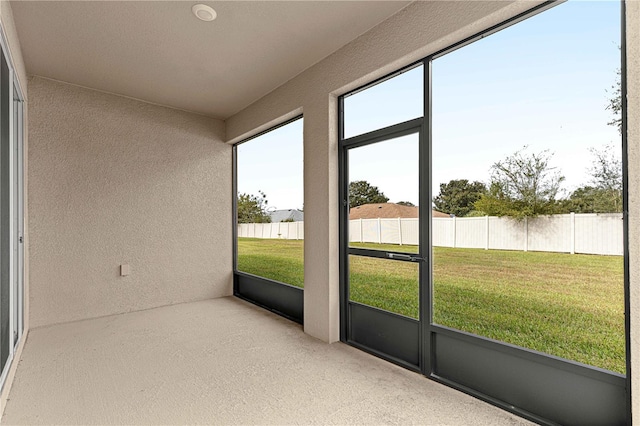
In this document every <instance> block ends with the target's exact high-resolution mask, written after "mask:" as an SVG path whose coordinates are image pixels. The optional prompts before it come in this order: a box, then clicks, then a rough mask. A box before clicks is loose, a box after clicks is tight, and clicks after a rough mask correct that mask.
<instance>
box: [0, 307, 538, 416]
mask: <svg viewBox="0 0 640 426" xmlns="http://www.w3.org/2000/svg"><path fill="white" fill-rule="evenodd" d="M160 423H161V424H186V423H189V424H194V423H207V424H284V423H286V424H355V423H357V424H381V423H385V424H403V425H404V424H430V425H435V424H438V425H445V424H446V425H483V424H485V425H520V424H530V423H529V422H527V421H525V420H523V419H521V418H518V417H516V416H514V415H512V414H510V413H507V412H505V411H503V410H500V409H498V408H495V407H493V406H491V405H488V404H486V403H484V402H481V401H479V400H477V399H475V398H472V397H470V396H467V395H465V394H463V393H460V392H457V391H455V390H453V389H450V388H447V387H445V386H442V385H440V384H437V383H435V382H433V381H431V380H428V379H426V378H425V377H423V376H421V375H419V374H416V373H412V372H410V371H407V370H405V369H402V368H400V367H397V366H395V365H393V364H390V363H388V362H385V361H382V360H380V359H378V358H375V357H373V356H371V355H368V354H366V353H364V352H361V351H359V350H357V349H354V348H352V347H350V346H347V345H344V344H341V343H336V344H332V345H327V344H325V343H322V342H320V341H318V340H316V339H314V338H312V337H309V336H308V335H305V334H304V333H303V332H302V329H301V327H300V326H298V325H296V324H294V323H292V322H289V321H287V320H285V319H283V318H280V317H278V316H276V315H273V314H271V313H269V312H267V311H265V310H262V309H260V308H257V307H255V306H253V305H251V304H248V303H245V302H243V301H240V300H238V299H235V298H223V299H215V300H208V301H203V302H196V303H188V304H182V305H174V306H168V307H163V308H157V309H152V310H148V311H141V312H133V313H129V314H123V315H116V316H110V317H104V318H98V319H92V320H86V321H80V322H75V323H68V324H62V325H57V326H52V327H47V328H39V329H35V330H32V331H31V332H30V334H29V337H28V340H27V343H26V347H25V350H24V352H23V356H22V358H21V359H20V364H19V367H18V371H17V374H16V378H15V381H14V384H13V387H12V389H11V393H10V394H9V401H8V402H7V405H6V408H5V411H4V416H3V417H2V424H160Z"/></svg>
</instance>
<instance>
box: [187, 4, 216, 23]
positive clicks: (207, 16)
mask: <svg viewBox="0 0 640 426" xmlns="http://www.w3.org/2000/svg"><path fill="white" fill-rule="evenodd" d="M191 11H192V12H193V14H194V15H196V18H198V19H200V20H201V21H207V22H209V21H213V20H214V19H216V16H218V14H217V13H216V11H215V10H213V8H212V7H210V6H207V5H206V4H195V5H193V7H192V8H191Z"/></svg>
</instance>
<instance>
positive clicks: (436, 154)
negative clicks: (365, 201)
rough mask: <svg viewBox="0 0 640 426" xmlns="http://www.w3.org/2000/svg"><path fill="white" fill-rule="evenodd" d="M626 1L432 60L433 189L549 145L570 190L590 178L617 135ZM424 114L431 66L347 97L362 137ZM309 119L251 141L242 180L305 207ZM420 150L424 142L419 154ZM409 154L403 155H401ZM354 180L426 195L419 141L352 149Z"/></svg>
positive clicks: (242, 186)
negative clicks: (594, 162)
mask: <svg viewBox="0 0 640 426" xmlns="http://www.w3.org/2000/svg"><path fill="white" fill-rule="evenodd" d="M619 30H620V4H619V2H617V1H607V2H599V1H588V2H587V1H569V2H567V3H563V4H560V5H558V6H556V7H554V8H552V9H550V10H547V11H545V12H543V13H540V14H538V15H536V16H534V17H532V18H530V19H527V20H526V21H523V22H520V23H519V24H516V25H513V26H511V27H509V28H507V29H505V30H503V31H500V32H498V33H496V34H493V35H491V36H490V37H486V38H484V39H482V40H480V41H478V42H475V43H473V44H471V45H468V46H466V47H464V48H462V49H459V50H456V51H454V52H452V53H449V54H447V55H445V56H442V57H440V58H438V59H436V60H435V61H434V62H433V74H432V77H433V78H432V87H433V101H432V102H433V110H432V111H433V128H432V131H433V146H432V153H433V169H432V176H433V182H432V190H433V192H434V195H436V194H437V193H438V191H439V185H440V183H445V182H448V181H449V180H450V179H469V180H480V181H484V182H488V181H489V177H490V167H491V165H492V164H493V163H495V162H496V161H499V160H501V159H503V158H505V157H506V156H507V155H510V154H512V153H514V152H515V151H517V150H519V149H522V148H523V147H524V146H528V151H529V152H540V151H543V150H549V151H550V152H552V153H553V154H554V155H553V157H552V160H551V165H552V166H555V167H558V169H559V170H560V171H561V173H562V174H563V175H564V176H565V177H566V181H565V184H564V190H565V193H566V194H568V193H569V192H570V191H572V190H573V189H575V188H576V187H578V186H581V185H583V184H586V183H588V180H589V176H588V173H587V168H588V167H589V165H590V164H591V159H592V155H591V154H590V152H589V148H591V147H594V148H602V147H604V146H605V145H607V144H614V146H615V147H616V151H617V152H618V153H619V152H620V150H621V148H620V144H621V141H620V136H619V134H618V132H617V130H616V129H615V128H614V127H612V126H608V125H607V122H609V121H610V120H611V118H612V115H611V112H610V111H607V110H606V109H605V108H606V106H607V103H608V98H609V97H610V93H611V86H612V85H613V84H614V82H615V78H616V70H617V69H618V68H619V67H620V53H619V49H618V46H619V45H620V34H619ZM421 114H422V67H419V68H416V69H414V70H411V71H409V72H406V73H404V74H402V75H400V76H398V77H396V78H394V79H392V80H388V81H387V82H384V83H382V84H379V85H377V86H374V87H372V88H370V89H368V90H366V91H363V92H360V93H358V94H356V95H353V96H350V97H347V98H346V99H345V133H346V136H347V137H348V136H353V135H356V134H360V133H363V132H365V131H369V130H374V129H376V128H381V127H384V126H387V125H391V124H395V123H397V122H400V121H405V120H408V119H411V118H416V117H418V116H420V115H421ZM301 124H302V123H301V121H298V122H296V123H294V124H292V125H289V126H286V127H282V128H280V129H278V130H276V131H275V132H273V133H270V134H267V135H264V136H262V137H261V138H258V139H255V140H253V141H250V142H248V143H247V144H246V145H241V146H240V147H239V149H238V153H239V155H238V189H239V191H240V192H249V193H257V190H258V189H260V190H262V191H264V192H266V194H267V198H268V199H269V205H271V206H275V207H277V208H299V207H302V126H301ZM412 150H413V151H412ZM401 151H404V152H406V155H401V154H400V152H401ZM350 179H351V180H359V179H365V180H368V181H369V182H371V183H372V184H373V185H376V186H378V187H379V188H380V189H381V190H382V191H383V192H384V193H385V194H386V195H387V196H388V197H389V198H390V199H391V201H412V202H414V203H416V204H417V194H418V192H417V191H418V189H417V156H416V154H415V143H413V142H410V141H408V140H407V139H406V138H403V139H402V140H398V141H395V142H394V141H390V142H387V143H385V144H384V145H381V146H380V147H376V148H369V149H365V148H360V149H358V150H357V151H356V150H354V151H352V165H351V170H350Z"/></svg>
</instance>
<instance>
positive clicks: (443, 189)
mask: <svg viewBox="0 0 640 426" xmlns="http://www.w3.org/2000/svg"><path fill="white" fill-rule="evenodd" d="M486 192H487V187H486V186H485V184H484V183H482V182H478V181H475V182H469V181H468V180H467V179H454V180H450V181H449V183H441V184H440V193H439V194H438V196H436V197H434V198H433V205H434V206H435V208H436V210H438V211H440V212H443V213H449V214H453V215H455V216H458V217H463V216H467V215H468V214H469V213H471V212H472V211H473V210H475V206H474V204H475V202H476V201H478V200H479V199H480V196H481V195H482V194H485V193H486Z"/></svg>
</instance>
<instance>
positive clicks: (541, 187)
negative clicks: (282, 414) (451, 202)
mask: <svg viewBox="0 0 640 426" xmlns="http://www.w3.org/2000/svg"><path fill="white" fill-rule="evenodd" d="M526 149H527V147H526V146H525V147H524V148H523V149H521V150H519V151H516V152H515V153H514V154H513V155H510V156H508V157H507V158H505V159H504V160H502V161H498V162H497V163H494V164H493V166H491V172H492V173H491V184H490V187H489V191H488V192H487V193H486V194H482V195H481V197H480V200H478V201H477V202H476V203H475V208H476V209H477V210H481V211H484V212H486V213H487V214H488V215H496V216H513V217H516V218H523V217H526V216H537V215H540V214H554V213H558V210H559V208H560V204H559V203H558V202H557V200H556V196H557V195H558V193H559V192H560V185H561V184H562V182H563V181H564V176H562V175H561V174H560V172H559V171H557V170H556V168H555V167H551V166H550V165H549V161H550V160H551V157H552V156H553V154H551V153H549V151H548V150H545V151H542V152H540V153H538V154H536V153H532V154H528V153H526V152H525V151H526Z"/></svg>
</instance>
